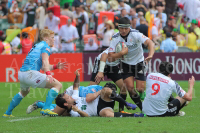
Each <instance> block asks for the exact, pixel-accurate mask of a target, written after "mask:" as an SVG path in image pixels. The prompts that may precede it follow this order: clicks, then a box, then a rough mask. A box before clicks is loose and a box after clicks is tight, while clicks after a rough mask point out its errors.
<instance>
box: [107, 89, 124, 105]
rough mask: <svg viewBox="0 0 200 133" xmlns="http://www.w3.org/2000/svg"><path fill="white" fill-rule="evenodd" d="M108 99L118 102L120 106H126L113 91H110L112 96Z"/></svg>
mask: <svg viewBox="0 0 200 133" xmlns="http://www.w3.org/2000/svg"><path fill="white" fill-rule="evenodd" d="M110 99H113V100H115V101H118V102H119V103H120V104H122V105H125V106H126V105H127V104H126V101H125V100H124V99H123V98H122V97H121V96H120V95H118V94H117V93H116V92H115V91H112V94H111V96H110Z"/></svg>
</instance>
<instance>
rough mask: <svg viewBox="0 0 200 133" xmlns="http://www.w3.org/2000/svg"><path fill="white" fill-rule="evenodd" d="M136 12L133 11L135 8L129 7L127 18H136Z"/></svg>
mask: <svg viewBox="0 0 200 133" xmlns="http://www.w3.org/2000/svg"><path fill="white" fill-rule="evenodd" d="M137 16H138V14H137V13H136V11H135V8H131V9H130V15H129V17H128V18H129V19H130V20H132V18H137Z"/></svg>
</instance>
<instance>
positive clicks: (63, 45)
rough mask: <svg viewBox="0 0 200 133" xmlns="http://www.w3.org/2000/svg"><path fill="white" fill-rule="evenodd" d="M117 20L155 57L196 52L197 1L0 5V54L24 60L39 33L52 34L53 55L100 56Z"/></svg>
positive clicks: (6, 0)
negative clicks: (126, 22) (151, 46)
mask: <svg viewBox="0 0 200 133" xmlns="http://www.w3.org/2000/svg"><path fill="white" fill-rule="evenodd" d="M102 12H109V13H110V12H112V13H113V14H114V18H113V19H110V17H108V16H107V15H103V16H101V13H102ZM100 16H101V18H100ZM122 17H128V18H129V19H130V21H131V28H133V29H137V30H138V31H139V32H141V33H143V34H144V35H145V36H148V37H149V38H150V39H152V40H153V41H154V42H155V50H156V51H157V52H184V51H186V52H187V51H191V52H192V51H193V52H198V51H199V49H200V29H199V26H200V21H199V20H200V1H199V0H105V1H103V0H97V1H94V0H28V1H27V0H16V1H14V0H1V3H0V23H1V24H0V54H14V53H15V54H20V53H24V54H27V53H28V51H29V50H30V48H31V47H32V46H33V45H34V44H35V43H37V42H38V41H40V40H39V32H40V30H41V29H44V28H48V29H50V30H52V31H54V33H55V43H54V44H55V45H54V47H53V48H52V49H51V51H52V52H77V51H78V52H84V51H102V50H104V49H106V48H108V47H109V42H110V40H111V37H112V35H114V34H115V33H116V32H118V20H119V19H120V18H122ZM99 19H101V23H99V22H100V21H99ZM143 48H144V51H147V50H148V49H147V48H146V47H145V46H143Z"/></svg>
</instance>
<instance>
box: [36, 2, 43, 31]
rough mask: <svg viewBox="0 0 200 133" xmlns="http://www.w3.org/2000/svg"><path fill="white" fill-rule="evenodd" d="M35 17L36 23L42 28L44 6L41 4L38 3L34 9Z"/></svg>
mask: <svg viewBox="0 0 200 133" xmlns="http://www.w3.org/2000/svg"><path fill="white" fill-rule="evenodd" d="M36 19H37V23H38V27H39V29H40V30H41V29H44V22H45V8H44V6H43V5H40V6H39V7H38V8H37V9H36Z"/></svg>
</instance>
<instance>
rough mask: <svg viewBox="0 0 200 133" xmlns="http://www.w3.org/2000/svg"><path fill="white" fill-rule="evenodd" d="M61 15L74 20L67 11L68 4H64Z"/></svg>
mask: <svg viewBox="0 0 200 133" xmlns="http://www.w3.org/2000/svg"><path fill="white" fill-rule="evenodd" d="M61 15H65V16H68V17H69V18H72V20H73V19H74V14H73V12H71V11H70V10H69V3H65V4H64V10H62V11H61Z"/></svg>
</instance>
